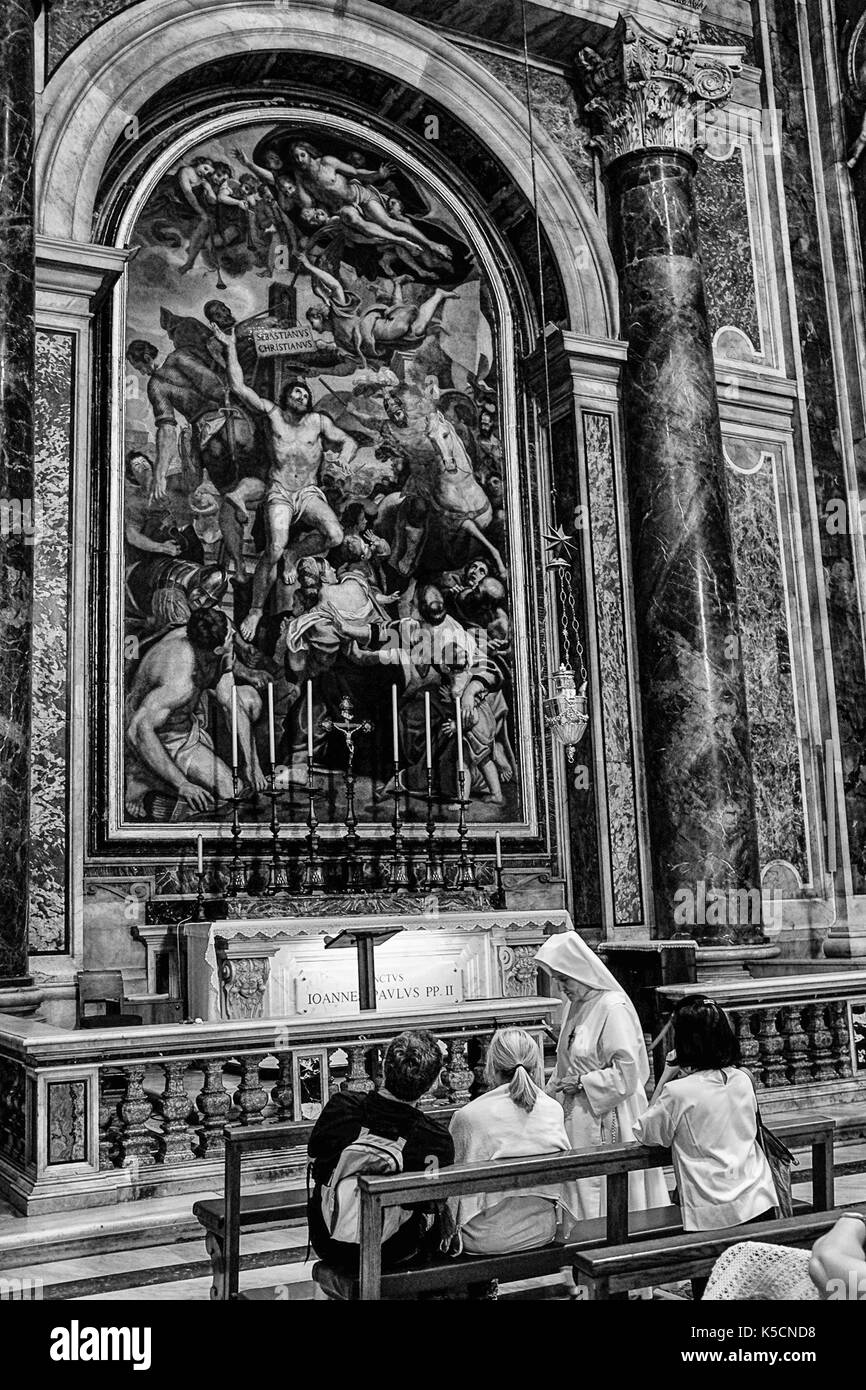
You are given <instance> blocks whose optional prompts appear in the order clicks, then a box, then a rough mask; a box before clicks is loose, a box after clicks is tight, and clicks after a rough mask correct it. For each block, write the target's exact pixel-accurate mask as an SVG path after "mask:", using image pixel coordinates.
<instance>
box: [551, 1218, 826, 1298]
mask: <svg viewBox="0 0 866 1390" xmlns="http://www.w3.org/2000/svg"><path fill="white" fill-rule="evenodd" d="M844 1210H845V1209H844V1207H839V1208H838V1209H836V1210H834V1211H817V1212H807V1213H805V1215H803V1214H801V1215H799V1216H788V1217H785V1218H783V1219H782V1220H780V1221H761V1222H760V1223H757V1224H756V1225H754V1226H751V1227H750V1228H749V1229H748V1231H747V1230H746V1229H745V1228H744V1227H742V1226H727V1227H725V1228H724V1229H723V1230H718V1231H689V1232H686V1233H684V1234H683V1235H679V1236H674V1237H673V1238H672V1239H670V1240H664V1241H659V1240H656V1241H637V1242H635V1243H633V1244H629V1245H625V1244H623V1245H610V1246H605V1247H604V1248H603V1249H601V1250H587V1251H579V1252H578V1253H577V1254H576V1255H575V1257H574V1276H575V1278H576V1280H577V1282H578V1284H579V1285H580V1286H581V1288H582V1289H584V1290H585V1297H586V1298H587V1299H607V1298H612V1297H614V1296H615V1295H617V1294H623V1293H627V1292H628V1290H629V1289H643V1288H646V1287H647V1286H649V1285H651V1284H670V1283H674V1282H676V1281H679V1280H681V1279H697V1278H701V1277H705V1276H706V1275H708V1274H709V1273H710V1271H711V1270H712V1268H713V1265H714V1264H715V1263H716V1260H717V1259H718V1258H719V1256H720V1255H721V1254H723V1253H724V1251H725V1250H727V1249H728V1247H729V1246H731V1245H737V1244H739V1242H740V1241H744V1240H759V1241H766V1242H767V1244H769V1245H790V1246H796V1247H798V1248H801V1249H804V1250H808V1249H810V1248H811V1247H812V1245H814V1243H815V1241H816V1240H817V1239H818V1237H819V1236H822V1235H824V1233H825V1232H826V1231H829V1230H830V1228H831V1227H832V1226H833V1225H835V1223H836V1221H837V1220H838V1218H839V1217H840V1216H841V1214H842V1212H843V1211H844Z"/></svg>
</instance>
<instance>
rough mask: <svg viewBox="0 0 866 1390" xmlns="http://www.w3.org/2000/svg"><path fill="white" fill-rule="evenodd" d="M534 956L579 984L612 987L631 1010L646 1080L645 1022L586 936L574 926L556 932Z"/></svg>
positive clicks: (602, 987) (647, 1071) (648, 1069)
mask: <svg viewBox="0 0 866 1390" xmlns="http://www.w3.org/2000/svg"><path fill="white" fill-rule="evenodd" d="M535 959H536V961H537V962H538V964H539V965H543V966H544V967H545V968H546V969H547V970H554V971H556V973H557V974H558V975H567V976H568V977H569V979H571V980H578V981H579V982H580V984H582V985H588V986H589V988H590V989H597V990H612V991H613V992H614V993H615V994H617V995H619V997H620V999H621V1000H622V1001H623V1003H624V1005H625V1007H626V1009H627V1010H628V1014H629V1017H630V1018H631V1021H632V1025H633V1027H634V1031H635V1036H636V1039H637V1041H638V1042H639V1045H640V1050H641V1052H642V1054H643V1056H642V1059H641V1060H642V1066H643V1069H644V1078H643V1079H644V1080H646V1078H647V1077H648V1076H649V1075H650V1065H649V1056H648V1054H647V1050H646V1039H645V1038H644V1032H643V1024H642V1023H641V1021H640V1019H639V1018H638V1014H637V1010H636V1009H635V1006H634V1004H633V1003H632V1002H631V1000H630V999H629V997H628V995H627V994H626V992H625V990H624V989H623V987H622V985H621V984H620V983H619V981H618V980H617V979H616V978H615V977H614V976H613V975H612V974H611V973H610V971H609V970H608V968H607V966H606V965H605V964H604V963H603V962H602V961H601V960H600V959H599V957H598V956H597V955H596V953H595V951H593V949H592V947H591V946H587V944H586V942H585V941H584V940H583V937H581V936H579V935H578V933H577V932H576V931H574V930H573V929H572V930H570V931H564V932H558V933H557V934H556V935H555V936H551V937H548V939H547V941H545V943H544V945H543V946H542V947H541V949H540V950H539V951H538V952H537V953H536V956H535ZM567 1014H568V1004H567V1003H566V1007H565V1013H564V1014H563V1019H565V1017H567Z"/></svg>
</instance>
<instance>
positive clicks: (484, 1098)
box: [449, 1028, 573, 1255]
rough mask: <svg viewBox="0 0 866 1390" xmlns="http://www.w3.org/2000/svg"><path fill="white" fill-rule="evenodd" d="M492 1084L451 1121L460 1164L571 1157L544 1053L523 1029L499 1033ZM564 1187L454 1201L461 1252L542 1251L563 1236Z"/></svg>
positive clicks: (489, 1073) (490, 1064)
mask: <svg viewBox="0 0 866 1390" xmlns="http://www.w3.org/2000/svg"><path fill="white" fill-rule="evenodd" d="M485 1079H486V1081H487V1084H488V1085H489V1086H491V1087H492V1089H491V1090H489V1091H486V1092H485V1093H484V1094H483V1095H481V1096H479V1097H478V1099H477V1100H473V1101H470V1102H469V1104H468V1105H464V1106H463V1108H462V1110H458V1111H457V1112H456V1114H455V1115H454V1118H453V1119H452V1121H451V1137H452V1139H453V1140H454V1161H455V1163H493V1162H495V1161H496V1160H497V1159H500V1158H534V1157H535V1156H536V1155H537V1154H555V1153H567V1152H568V1150H569V1149H570V1147H571V1145H570V1144H569V1142H568V1136H567V1135H566V1132H565V1126H564V1124H563V1119H562V1108H561V1106H559V1105H558V1104H557V1103H556V1101H555V1100H552V1099H551V1098H550V1096H547V1095H545V1094H544V1091H543V1090H542V1089H541V1087H542V1084H543V1081H544V1072H543V1067H542V1059H541V1052H540V1050H539V1047H538V1044H537V1043H536V1041H535V1039H534V1038H533V1037H532V1036H531V1034H530V1033H527V1032H526V1031H525V1029H523V1028H500V1029H499V1031H498V1032H497V1033H494V1035H493V1037H492V1039H491V1042H490V1046H489V1047H488V1049H487V1062H486V1067H485ZM572 1186H573V1185H572V1184H564V1185H563V1186H559V1185H552V1186H539V1187H538V1188H532V1189H531V1190H528V1191H527V1190H525V1189H524V1190H523V1191H522V1192H521V1193H520V1194H519V1195H518V1194H514V1195H510V1194H502V1193H499V1192H494V1193H483V1192H479V1193H473V1194H472V1195H470V1196H466V1197H458V1198H454V1199H452V1201H451V1202H450V1204H449V1205H450V1210H451V1215H452V1217H453V1220H454V1224H455V1226H456V1229H457V1240H456V1242H455V1253H456V1252H457V1251H460V1250H462V1251H463V1252H464V1253H465V1254H467V1255H498V1254H500V1253H502V1252H504V1251H514V1250H535V1249H537V1248H538V1247H539V1246H542V1245H547V1244H549V1242H550V1241H552V1240H553V1239H554V1237H555V1235H556V1228H557V1220H558V1206H559V1205H560V1204H561V1203H563V1202H564V1203H565V1204H567V1203H568V1193H567V1192H566V1188H570V1187H572Z"/></svg>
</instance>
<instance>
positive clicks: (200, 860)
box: [197, 835, 204, 874]
mask: <svg viewBox="0 0 866 1390" xmlns="http://www.w3.org/2000/svg"><path fill="white" fill-rule="evenodd" d="M197 848H198V871H199V873H200V874H203V873H204V858H203V855H202V844H201V835H199V837H198V846H197Z"/></svg>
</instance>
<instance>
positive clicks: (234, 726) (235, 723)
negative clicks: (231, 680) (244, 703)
mask: <svg viewBox="0 0 866 1390" xmlns="http://www.w3.org/2000/svg"><path fill="white" fill-rule="evenodd" d="M237 770H238V688H237V686H236V685H233V686H232V772H237Z"/></svg>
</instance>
